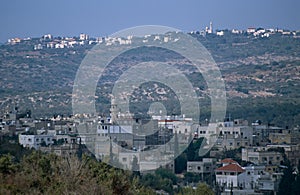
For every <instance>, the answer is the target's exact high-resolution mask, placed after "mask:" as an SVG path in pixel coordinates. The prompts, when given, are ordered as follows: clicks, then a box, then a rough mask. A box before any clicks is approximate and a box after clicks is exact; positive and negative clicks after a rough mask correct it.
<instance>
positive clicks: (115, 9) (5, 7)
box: [0, 0, 300, 43]
mask: <svg viewBox="0 0 300 195" xmlns="http://www.w3.org/2000/svg"><path fill="white" fill-rule="evenodd" d="M299 7H300V1H296V0H287V1H279V0H275V1H270V0H267V1H258V0H255V1H249V2H245V1H237V0H233V1H228V2H227V1H226V2H225V1H216V0H213V1H209V2H201V1H197V0H190V1H173V0H165V1H159V0H153V1H139V0H131V1H126V2H125V1H116V0H112V1H104V2H98V1H95V0H92V1H88V2H80V1H78V0H75V1H62V2H60V1H58V0H54V1H51V2H50V1H49V2H41V1H38V0H29V1H15V0H14V1H9V0H3V1H1V8H0V17H1V20H0V26H1V29H2V30H1V31H0V42H2V43H4V42H6V41H7V39H9V38H14V37H20V38H25V37H40V36H42V35H44V34H48V33H50V34H53V35H54V36H77V35H79V34H80V33H86V34H89V35H90V36H93V37H96V36H107V35H110V34H112V33H114V32H116V31H119V30H122V29H125V28H130V27H133V26H139V25H165V26H169V27H174V28H177V29H181V30H183V31H193V30H201V29H204V28H205V26H208V25H209V22H210V21H212V22H213V26H214V30H216V29H233V28H235V29H246V28H248V27H264V28H283V29H289V30H300V22H299V16H298V8H299Z"/></svg>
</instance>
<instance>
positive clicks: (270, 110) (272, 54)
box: [0, 32, 300, 126]
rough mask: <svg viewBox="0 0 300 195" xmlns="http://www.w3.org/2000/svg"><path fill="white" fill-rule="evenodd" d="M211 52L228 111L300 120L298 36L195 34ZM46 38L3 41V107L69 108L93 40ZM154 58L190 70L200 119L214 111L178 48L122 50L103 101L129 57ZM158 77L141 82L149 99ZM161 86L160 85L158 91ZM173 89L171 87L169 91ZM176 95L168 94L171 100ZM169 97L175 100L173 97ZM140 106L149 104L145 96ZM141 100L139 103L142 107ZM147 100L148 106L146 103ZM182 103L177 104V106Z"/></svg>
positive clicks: (43, 112)
mask: <svg viewBox="0 0 300 195" xmlns="http://www.w3.org/2000/svg"><path fill="white" fill-rule="evenodd" d="M192 36H194V37H195V38H197V39H198V40H199V41H200V42H201V43H202V44H203V45H204V46H205V47H206V48H207V49H208V50H209V51H210V52H211V54H212V56H213V58H214V59H215V61H216V63H217V64H218V66H219V68H220V70H221V73H222V75H223V78H224V81H225V85H226V91H227V97H228V111H227V112H228V114H230V115H231V116H232V117H235V118H246V119H248V120H249V121H250V122H251V121H253V120H255V119H261V120H262V121H263V122H264V123H274V124H276V125H280V126H294V125H297V124H298V125H299V124H300V114H299V113H300V98H299V94H300V88H299V84H300V39H299V38H294V37H293V36H283V35H277V34H276V35H273V36H270V37H268V38H257V37H254V36H252V35H247V34H232V33H229V32H227V33H225V35H224V36H217V35H214V34H212V35H207V36H205V37H203V36H202V35H199V34H192ZM44 42H47V41H44V40H41V39H39V38H34V39H30V40H24V41H22V42H20V43H18V44H14V45H11V44H5V45H0V78H1V80H0V94H1V95H0V107H1V109H2V111H4V110H9V109H10V106H12V105H18V107H19V109H20V110H25V109H31V110H32V113H33V114H34V116H36V117H43V116H52V115H53V114H65V115H66V114H71V94H72V87H73V82H74V79H75V75H76V71H77V69H78V67H79V65H80V63H81V61H82V59H83V58H84V56H85V54H86V53H87V52H88V51H89V50H90V49H91V48H92V46H93V45H89V44H84V45H77V46H74V47H72V48H59V49H55V48H43V49H38V50H34V46H35V45H37V44H39V43H44ZM153 59H157V60H163V61H167V62H169V63H174V64H176V67H178V68H187V69H188V70H187V74H188V76H189V78H190V80H191V81H192V83H193V85H194V87H195V90H196V92H197V93H198V95H199V96H202V97H203V98H204V99H203V100H201V106H202V111H201V112H202V113H201V114H202V115H201V120H204V119H205V118H208V117H209V112H210V103H209V99H208V96H207V95H206V94H207V87H206V84H205V82H204V81H203V79H202V77H201V75H199V74H197V73H195V72H193V69H189V64H188V63H187V62H186V61H185V60H184V59H182V57H180V56H176V54H174V53H172V52H170V51H166V50H164V49H159V48H153V49H149V48H141V49H140V50H138V51H134V50H133V51H131V52H129V53H127V54H126V55H123V56H122V55H121V56H120V57H118V58H117V59H115V60H114V61H113V62H112V63H111V69H110V71H111V72H113V75H114V76H112V77H104V78H103V79H104V80H100V81H99V83H98V87H97V95H98V96H99V98H98V99H97V108H98V109H99V110H98V111H99V112H101V113H106V114H108V112H109V110H108V107H109V106H110V105H109V104H108V102H109V93H110V92H111V87H112V86H113V81H114V79H115V78H116V77H118V76H120V73H121V72H120V71H121V70H122V69H123V68H124V67H127V66H129V64H128V62H129V61H130V62H131V63H132V62H138V61H150V60H153ZM159 88H162V86H159V85H154V84H153V83H152V84H151V83H150V84H149V85H145V86H141V88H140V90H141V91H146V94H147V97H148V98H145V101H146V102H147V100H149V99H153V98H154V99H156V100H162V99H164V97H163V96H161V94H160V95H159V94H157V93H156V92H157V89H159ZM158 91H159V90H158ZM169 95H170V94H169ZM169 99H170V97H169V98H168V97H167V100H169ZM164 103H166V104H170V105H172V101H165V102H164ZM140 104H141V105H142V108H144V107H146V105H147V104H144V102H142V103H140ZM141 105H139V104H136V107H139V108H141ZM143 106H144V107H143ZM176 109H177V108H173V110H174V112H176Z"/></svg>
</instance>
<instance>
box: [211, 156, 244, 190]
mask: <svg viewBox="0 0 300 195" xmlns="http://www.w3.org/2000/svg"><path fill="white" fill-rule="evenodd" d="M227 160H228V161H227ZM229 160H230V161H229ZM221 162H222V163H223V166H222V167H220V168H217V169H216V170H215V173H216V182H217V184H218V185H219V186H222V187H225V188H231V187H233V188H237V187H238V184H239V183H238V177H239V175H240V174H242V173H243V172H245V170H244V169H243V168H242V167H241V166H240V165H239V164H238V163H237V162H235V161H233V160H231V159H225V160H223V161H221Z"/></svg>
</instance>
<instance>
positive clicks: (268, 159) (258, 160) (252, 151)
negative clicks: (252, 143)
mask: <svg viewBox="0 0 300 195" xmlns="http://www.w3.org/2000/svg"><path fill="white" fill-rule="evenodd" d="M242 160H244V161H249V162H252V163H254V164H257V165H279V164H281V163H282V162H283V157H282V154H281V153H280V152H277V151H270V150H267V149H266V148H265V147H251V148H243V149H242Z"/></svg>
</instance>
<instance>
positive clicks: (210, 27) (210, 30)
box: [209, 22, 213, 33]
mask: <svg viewBox="0 0 300 195" xmlns="http://www.w3.org/2000/svg"><path fill="white" fill-rule="evenodd" d="M209 33H213V26H212V22H210V23H209Z"/></svg>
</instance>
